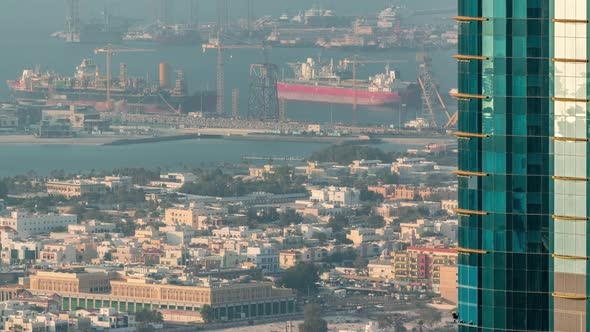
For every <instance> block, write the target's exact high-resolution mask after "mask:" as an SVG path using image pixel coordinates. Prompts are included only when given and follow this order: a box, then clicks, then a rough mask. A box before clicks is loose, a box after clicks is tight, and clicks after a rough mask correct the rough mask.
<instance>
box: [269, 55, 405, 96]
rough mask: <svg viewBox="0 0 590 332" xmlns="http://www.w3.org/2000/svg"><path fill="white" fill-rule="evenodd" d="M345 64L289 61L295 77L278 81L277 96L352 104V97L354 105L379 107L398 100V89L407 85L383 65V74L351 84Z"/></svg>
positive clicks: (349, 73)
mask: <svg viewBox="0 0 590 332" xmlns="http://www.w3.org/2000/svg"><path fill="white" fill-rule="evenodd" d="M347 63H349V62H347V61H341V62H340V63H339V64H338V65H336V66H335V65H334V63H333V62H330V64H329V65H319V64H317V63H316V62H315V61H314V60H313V59H307V62H303V63H294V64H290V66H291V68H292V69H293V72H294V73H295V78H294V79H288V80H284V81H282V82H280V83H279V84H278V86H277V88H278V93H279V98H280V99H285V100H294V101H307V102H318V103H332V104H354V102H355V99H356V103H357V105H365V106H383V105H390V104H396V103H400V102H401V99H402V95H403V93H402V92H403V91H405V90H406V89H407V88H408V86H409V85H410V83H404V82H400V81H399V80H398V79H396V75H395V72H394V71H391V70H389V68H388V67H387V68H386V72H385V73H383V74H377V75H375V76H372V77H369V79H368V80H365V81H360V80H357V83H356V87H355V84H354V82H353V81H352V73H351V71H350V70H349V69H348V67H347ZM355 95H356V97H355Z"/></svg>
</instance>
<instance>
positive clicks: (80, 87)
mask: <svg viewBox="0 0 590 332" xmlns="http://www.w3.org/2000/svg"><path fill="white" fill-rule="evenodd" d="M125 71H126V69H125V65H121V73H120V76H119V77H113V78H111V89H110V90H111V91H110V92H111V98H110V102H108V103H107V100H106V99H107V80H106V78H104V77H103V76H101V75H100V73H99V68H98V66H97V65H96V64H95V63H94V61H92V60H91V59H83V60H82V63H81V64H80V65H79V66H77V67H76V71H75V74H74V76H72V77H64V76H61V75H59V74H57V73H55V72H52V71H46V72H41V71H40V70H39V69H25V70H24V71H23V73H22V75H21V77H20V78H18V79H16V80H9V81H7V84H8V88H9V89H10V93H11V95H12V98H13V99H14V100H15V101H16V102H17V103H18V104H21V105H39V104H43V105H48V106H56V105H57V106H90V107H94V108H95V109H97V110H99V111H107V110H109V111H120V112H136V113H158V114H160V113H161V114H180V113H189V112H212V111H214V110H215V108H216V93H215V92H211V91H199V92H197V93H194V94H188V92H187V87H186V83H185V79H184V72H183V71H177V77H176V81H175V84H174V86H171V87H168V86H166V84H163V85H162V86H160V85H158V84H156V85H150V84H149V82H147V81H146V79H144V78H138V77H128V76H127V74H126V72H125ZM162 74H163V75H166V76H167V75H169V74H168V73H167V72H163V73H162ZM163 78H164V77H162V78H161V80H160V81H161V82H167V79H164V80H162V79H163Z"/></svg>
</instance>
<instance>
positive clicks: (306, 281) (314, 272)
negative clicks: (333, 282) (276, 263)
mask: <svg viewBox="0 0 590 332" xmlns="http://www.w3.org/2000/svg"><path fill="white" fill-rule="evenodd" d="M319 280H320V277H319V272H318V269H317V268H316V267H315V266H314V265H313V264H305V263H299V264H297V265H296V266H293V267H291V268H288V269H287V270H286V271H285V273H284V274H283V277H282V278H281V279H280V281H279V285H280V286H283V287H287V288H291V289H295V290H297V291H298V292H299V293H300V294H309V293H315V292H316V291H317V285H316V282H318V281H319Z"/></svg>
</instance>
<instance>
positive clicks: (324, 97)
mask: <svg viewBox="0 0 590 332" xmlns="http://www.w3.org/2000/svg"><path fill="white" fill-rule="evenodd" d="M278 90H279V98H281V99H285V100H299V101H310V102H317V103H331V104H353V103H354V98H355V97H354V94H355V92H354V89H347V88H340V87H327V86H312V85H303V84H289V83H279V84H278ZM356 100H357V104H358V105H366V106H382V105H389V104H396V103H399V102H400V101H401V97H400V94H399V93H398V92H397V91H394V92H371V91H366V90H365V91H363V90H357V91H356Z"/></svg>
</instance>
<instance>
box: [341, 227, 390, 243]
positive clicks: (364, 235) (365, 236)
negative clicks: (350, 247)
mask: <svg viewBox="0 0 590 332" xmlns="http://www.w3.org/2000/svg"><path fill="white" fill-rule="evenodd" d="M346 238H347V239H349V240H350V241H352V243H354V244H357V245H358V244H362V243H367V242H374V241H377V240H379V239H380V238H381V237H380V236H378V235H377V233H376V232H375V230H374V229H372V228H357V229H351V230H350V232H349V233H348V234H346Z"/></svg>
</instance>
